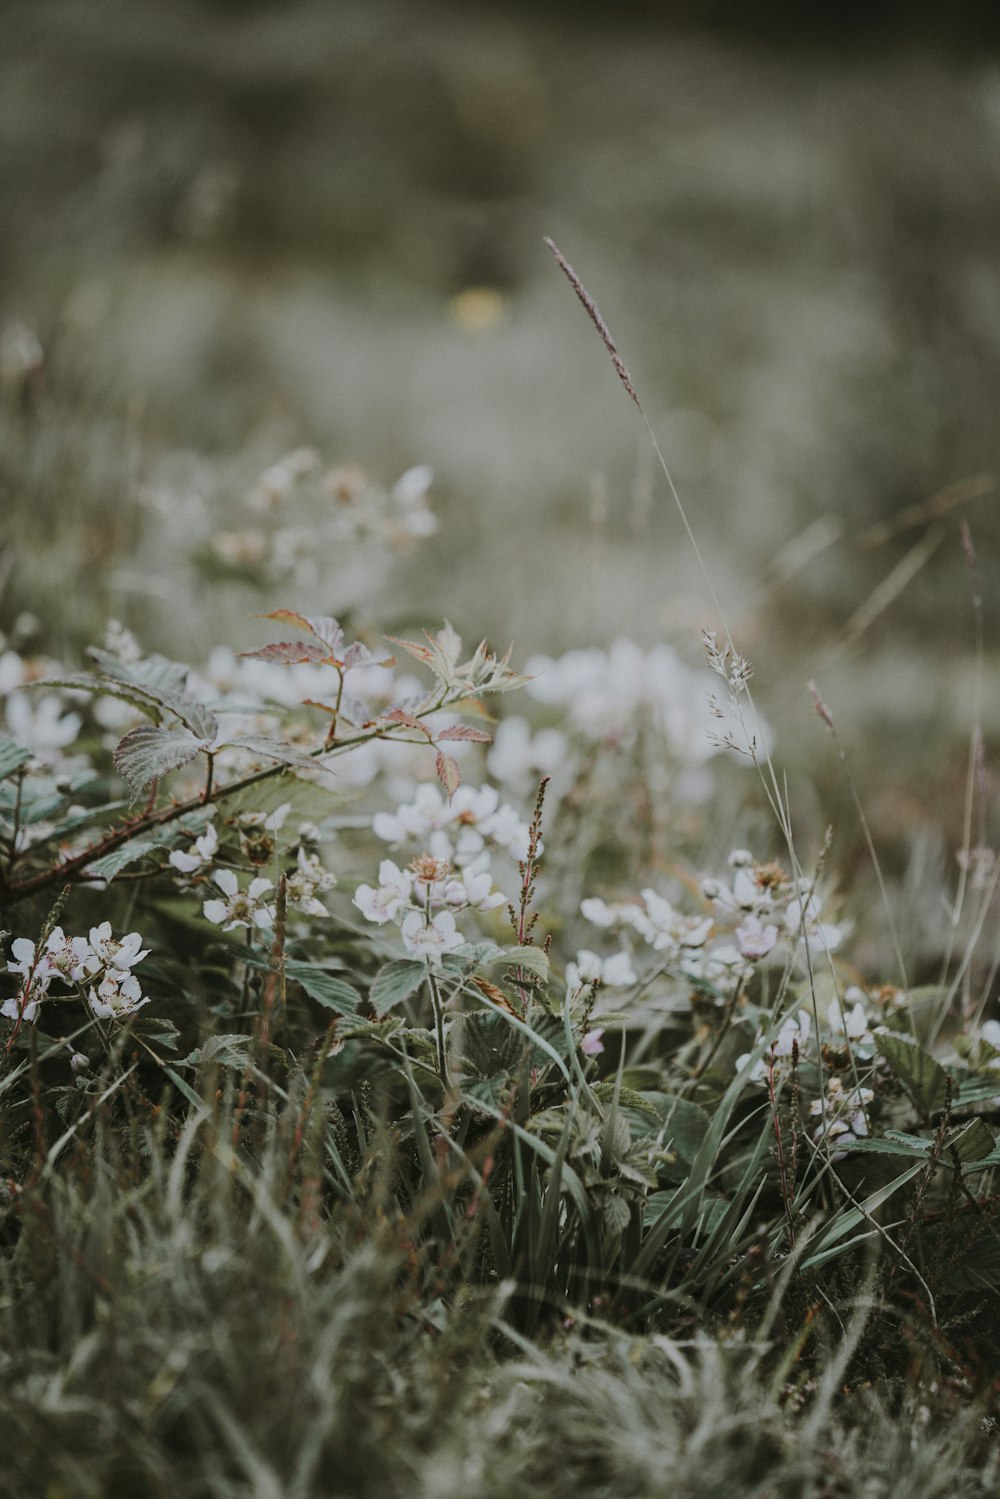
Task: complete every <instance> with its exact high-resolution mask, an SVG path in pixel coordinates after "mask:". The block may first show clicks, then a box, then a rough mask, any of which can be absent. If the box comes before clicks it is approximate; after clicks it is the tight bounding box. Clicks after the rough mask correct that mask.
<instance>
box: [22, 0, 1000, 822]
mask: <svg viewBox="0 0 1000 1499" xmlns="http://www.w3.org/2000/svg"><path fill="white" fill-rule="evenodd" d="M0 37H2V44H0V199H2V205H3V210H2V225H0V298H2V300H0V377H2V399H0V404H2V412H0V421H2V433H0V436H2V445H0V507H2V510H0V514H2V536H3V562H2V570H3V594H2V598H0V626H2V627H3V628H4V629H5V630H6V632H7V636H8V639H9V640H13V641H15V643H16V642H17V641H19V640H21V639H22V638H23V639H24V640H25V641H26V642H27V643H28V644H30V643H31V638H32V632H33V631H34V632H35V638H36V641H37V643H40V644H44V646H45V647H46V648H47V649H50V650H53V651H55V652H56V653H59V652H60V651H65V652H67V653H69V654H70V655H72V654H74V653H78V652H79V651H80V649H81V648H82V646H83V645H84V644H85V643H86V641H88V640H93V639H96V638H99V635H100V632H101V629H102V628H103V622H104V620H105V618H106V617H107V616H108V615H109V614H112V615H114V616H116V617H118V618H120V619H122V620H123V621H124V622H125V623H126V624H128V625H130V626H131V627H132V628H134V629H136V630H137V631H138V632H139V633H140V635H141V636H142V638H143V639H144V641H145V642H146V643H147V644H148V645H149V646H150V647H153V646H155V647H158V648H160V649H164V650H167V651H170V652H173V653H176V654H179V655H182V656H185V658H187V659H191V658H197V657H199V656H204V655H205V654H207V651H208V649H209V647H210V646H211V645H212V644H213V643H214V642H215V640H217V639H223V638H225V639H228V640H229V641H230V642H231V643H232V644H233V645H234V646H235V647H236V648H241V647H247V648H248V647H250V646H251V645H255V644H258V643H260V641H261V639H263V638H264V635H263V633H262V631H261V628H260V627H259V626H256V625H253V624H250V623H248V620H247V616H248V615H250V614H252V613H253V612H254V611H255V610H256V611H260V610H265V609H269V608H274V607H278V606H279V605H295V606H298V607H315V608H322V609H324V610H326V611H329V612H332V613H338V614H339V613H342V612H344V611H350V612H351V613H352V614H354V615H355V616H356V617H358V618H359V619H360V620H361V622H367V623H369V624H370V623H377V624H378V625H380V626H382V627H383V628H386V629H399V628H401V627H403V626H404V625H407V624H412V623H413V622H415V621H423V622H427V623H431V622H434V621H437V620H439V619H440V617H441V616H442V615H443V614H445V613H447V615H448V616H449V617H450V618H451V619H452V621H453V623H454V624H455V625H456V626H457V627H458V628H459V629H460V630H461V631H462V632H463V633H464V634H465V635H467V636H473V637H478V636H480V635H482V634H485V635H488V636H489V638H490V640H491V642H492V643H494V644H495V645H504V644H506V643H507V641H509V640H511V639H513V640H514V641H515V642H516V651H517V654H518V655H519V656H520V658H521V659H524V658H525V657H527V656H528V655H530V654H532V653H534V652H537V651H550V652H551V651H560V650H564V649H566V648H568V647H570V646H572V645H578V644H588V643H598V644H606V643H607V642H609V641H610V640H612V639H614V638H615V637H616V636H619V635H628V636H631V637H632V638H634V639H636V640H637V641H639V642H640V643H641V644H643V645H652V644H653V643H655V642H656V641H658V640H662V639H667V640H670V641H672V642H673V643H674V644H676V645H677V646H678V648H679V649H680V650H681V651H682V652H683V653H685V654H686V655H689V656H690V657H691V659H696V658H697V654H698V650H699V644H698V640H699V632H700V628H701V627H702V626H703V625H706V624H707V625H711V624H712V623H714V616H713V610H712V606H711V601H710V599H709V598H708V595H707V593H706V590H705V588H704V585H703V583H702V581H701V579H700V577H699V574H698V572H697V569H696V567H695V566H694V565H693V559H692V556H691V553H690V549H689V547H688V545H687V543H686V541H685V538H684V535H683V532H682V528H681V526H680V524H679V521H678V517H677V515H676V512H675V511H674V510H673V508H672V505H671V501H670V498H669V495H668V492H667V490H666V487H665V485H664V483H663V480H662V478H661V477H660V476H659V475H658V474H657V472H656V470H655V466H654V464H653V461H652V457H651V452H650V448H649V444H648V440H647V438H646V435H645V432H644V430H643V428H642V425H641V422H640V421H639V419H638V416H637V413H636V412H635V410H634V408H633V407H632V406H631V405H630V403H629V402H628V400H627V398H626V397H625V395H624V393H623V391H622V389H621V387H620V386H619V385H618V383H617V382H616V379H615V376H614V373H613V371H612V369H611V367H610V365H609V363H608V360H607V357H606V355H605V353H604V351H603V350H602V348H601V346H600V343H599V341H598V339H597V337H596V335H595V334H594V331H593V329H592V328H591V327H590V326H589V324H588V323H587V321H586V319H585V317H584V316H583V314H582V312H581V310H580V308H579V306H578V305H577V303H576V301H575V299H574V297H573V295H572V292H571V290H570V288H569V287H568V286H567V285H566V283H565V282H564V281H563V279H562V278H561V276H560V274H559V272H558V270H557V268H556V267H555V265H554V263H553V261H552V259H551V257H550V256H549V254H548V252H547V251H546V250H545V248H544V246H543V244H542V238H543V236H544V235H551V236H552V237H553V238H554V239H555V240H556V241H557V242H558V243H559V244H560V246H561V247H562V249H563V251H564V252H565V254H566V255H567V256H568V257H569V259H570V260H571V261H572V262H573V263H574V265H575V266H576V267H577V269H578V271H579V273H580V274H581V276H582V277H583V278H584V280H585V281H586V283H587V285H588V287H589V288H590V290H591V292H592V293H593V294H594V296H595V297H596V298H597V300H598V302H599V303H600V306H601V308H602V311H603V313H604V316H605V318H606V319H607V321H608V323H609V324H610V326H611V328H612V329H613V331H614V333H615V336H616V338H617V341H618V343H619V345H620V347H621V350H622V353H623V355H624V357H625V359H626V361H627V362H628V364H629V366H630V368H631V370H632V373H633V376H634V378H635V381H636V384H637V386H638V388H639V390H640V393H641V395H642V398H643V402H644V405H645V407H646V410H647V411H648V413H649V416H650V420H651V422H652V424H653V426H654V428H655V429H656V432H657V434H658V436H659V438H660V441H661V443H662V447H663V450H664V453H665V454H666V456H667V459H668V462H669V463H670V465H671V467H672V471H673V474H674V477H675V479H676V481H677V484H678V487H679V489H680V491H681V493H682V495H683V497H684V500H685V503H686V504H687V506H688V510H689V513H690V517H691V521H692V524H693V526H694V528H695V531H696V533H697V536H698V539H699V542H700V544H701V546H702V549H703V551H704V553H705V556H706V559H707V561H708V564H709V567H710V570H711V573H712V576H713V579H714V582H715V587H716V589H717V591H718V593H719V596H720V597H721V599H722V600H723V602H724V606H725V609H726V612H727V617H728V620H729V623H730V625H731V627H732V629H733V631H734V633H735V634H736V636H737V639H738V642H739V644H740V646H741V648H742V649H744V650H745V651H746V652H747V653H748V654H749V655H750V656H751V657H752V659H753V661H754V664H755V666H756V671H757V679H756V687H757V694H758V697H759V699H760V701H761V702H762V704H763V706H764V707H765V709H766V711H767V713H768V715H769V716H770V717H771V719H772V720H773V722H774V723H775V725H776V729H777V735H778V742H779V744H780V745H781V747H782V750H783V753H784V754H785V756H786V762H787V763H788V764H790V765H791V767H792V770H793V773H794V774H799V773H801V775H802V776H804V777H811V778H812V782H813V783H816V782H818V783H819V784H820V791H819V792H818V793H817V795H819V798H820V802H821V804H822V806H823V808H824V815H827V814H828V815H829V816H830V817H832V818H834V819H836V818H837V817H838V816H839V815H842V814H845V808H846V807H847V805H848V802H847V801H846V800H845V797H846V792H845V791H844V790H843V787H842V785H841V782H840V781H839V779H838V777H839V771H838V769H837V766H836V763H835V759H834V757H833V756H832V751H831V749H830V746H829V744H828V742H827V740H826V737H825V735H824V731H823V728H822V725H821V724H820V723H819V722H818V720H817V719H816V717H815V714H814V712H813V709H812V706H811V702H810V698H809V694H808V691H807V688H806V683H807V682H808V681H809V679H811V678H814V677H815V678H816V679H817V680H818V681H819V684H820V687H821V689H822V690H823V693H824V696H825V698H826V700H827V702H828V703H829V704H830V707H831V708H832V710H833V711H834V713H835V715H836V717H837V721H838V724H839V726H840V728H841V731H842V735H843V740H844V743H845V746H846V747H847V749H848V751H849V754H850V756H851V759H852V763H853V764H854V766H855V770H856V774H857V776H858V778H859V782H860V784H861V785H862V787H863V790H864V793H865V798H866V804H867V806H868V810H869V815H870V816H871V818H872V821H873V825H874V826H875V829H876V832H878V833H880V834H882V835H884V836H887V837H889V838H890V839H892V838H897V839H903V840H904V841H905V840H906V839H907V838H909V837H911V834H912V832H913V829H915V828H917V827H923V826H924V825H925V824H927V823H928V822H933V821H935V820H936V821H938V822H940V821H941V820H942V819H943V820H944V821H945V822H946V823H947V822H948V821H949V819H950V820H951V822H952V823H954V824H956V825H957V823H958V822H959V821H960V818H961V806H962V790H961V788H962V785H963V782H964V777H965V772H966V750H965V748H964V746H965V745H967V742H968V737H969V732H970V728H971V725H972V724H973V722H974V720H975V715H976V711H977V710H976V707H975V697H976V688H975V678H976V655H975V629H974V612H973V593H974V588H973V584H972V582H971V580H970V574H969V568H968V564H967V559H966V557H965V555H964V554H963V548H962V545H961V539H960V526H961V523H962V521H963V520H964V521H965V522H966V523H967V524H968V526H969V528H970V531H971V535H972V538H973V541H974V545H975V549H976V556H977V560H978V570H979V576H980V581H981V584H982V593H983V600H984V638H985V675H984V678H983V680H984V682H985V684H986V685H985V690H984V691H983V693H982V703H981V719H982V723H983V727H984V731H985V734H986V742H987V749H988V747H989V744H990V741H991V739H993V740H995V738H996V735H997V731H998V728H1000V697H998V694H997V693H996V692H995V690H991V684H994V685H995V680H996V665H997V649H996V642H997V631H998V627H1000V605H998V596H997V589H996V587H995V586H994V585H995V579H996V576H997V561H998V557H1000V524H998V517H997V499H996V495H997V491H996V487H995V474H996V472H997V464H998V457H997V392H998V389H1000V379H998V376H1000V13H998V10H997V7H996V6H995V5H990V4H983V5H979V6H976V5H971V4H970V5H965V6H963V5H952V6H947V7H945V6H940V5H934V4H930V3H927V4H922V3H919V0H911V3H905V4H904V3H899V4H895V5H893V4H888V3H884V4H877V3H873V4H865V5H861V4H856V5H846V6H845V5H838V6H836V7H833V6H822V5H819V6H798V5H792V4H778V3H775V4H771V5H750V6H746V5H743V6H735V5H734V6H732V7H725V6H715V7H711V6H707V5H704V4H697V3H694V0H691V3H687V4H683V3H681V4H674V5H671V4H662V5H656V4H653V3H648V4H645V5H625V4H623V5H589V6H588V5H570V4H558V3H555V0H538V3H535V4H527V3H525V4H520V5H518V4H514V3H502V0H496V3H494V4H491V5H489V6H486V5H481V6H480V5H475V4H470V3H458V0H455V3H447V4H446V3H438V4H431V3H419V0H418V3H393V0H330V3H324V0H284V3H281V4H276V3H255V0H228V3H223V0H188V3H182V0H129V3H127V4H123V3H121V0H5V4H4V5H3V7H2V14H0ZM304 446H305V447H309V448H312V449H315V451H316V452H317V453H318V454H320V455H321V456H322V461H323V463H324V464H339V465H345V466H346V465H356V466H358V467H359V468H360V469H361V470H363V471H364V472H365V473H366V474H367V475H369V476H370V477H371V479H372V481H373V482H375V483H381V484H385V485H391V483H392V482H393V481H394V480H395V479H396V478H397V477H398V476H399V475H400V474H401V473H402V472H403V471H405V470H407V469H408V468H410V467H411V466H412V465H415V464H427V465H430V466H431V467H432V468H433V470H434V473H435V482H434V486H433V490H432V499H433V505H434V508H435V510H436V512H437V514H438V515H439V517H440V521H441V527H440V530H439V533H438V535H437V536H436V537H435V538H434V539H433V540H432V541H429V542H424V543H421V544H420V545H418V546H414V547H412V548H411V549H410V550H409V551H407V552H405V553H403V554H402V555H401V556H400V557H399V558H398V559H397V560H396V561H395V562H394V564H393V565H392V567H391V568H382V569H379V568H377V567H376V568H374V569H371V570H370V571H369V572H367V573H366V572H365V571H364V570H360V571H359V570H358V568H356V567H355V566H354V565H353V562H352V559H351V558H350V557H347V556H345V555H341V554H340V553H339V552H337V554H335V555H329V556H325V555H324V556H320V557H318V558H317V559H316V560H315V566H314V568H313V572H312V575H311V581H309V582H308V585H307V586H306V592H307V593H308V595H309V596H307V597H306V596H299V597H296V598H289V597H288V596H287V593H281V595H280V596H277V595H276V594H275V593H274V592H269V591H268V589H267V588H260V587H258V588H254V586H253V580H252V577H251V576H250V574H251V573H252V568H250V569H249V573H248V577H247V578H245V579H244V580H243V581H242V582H240V581H239V579H238V577H237V581H236V583H233V576H235V575H236V574H238V572H239V569H238V568H231V569H230V574H229V581H228V582H224V581H223V580H222V577H221V575H218V574H217V575H213V574H212V572H211V569H206V567H205V566H204V546H205V542H206V538H208V539H210V538H211V537H212V536H213V535H217V534H219V533H223V534H225V535H227V536H229V537H230V538H234V537H235V538H237V540H235V541H232V542H231V544H230V552H232V551H233V548H235V549H236V552H237V553H238V552H239V545H240V543H239V540H238V538H239V537H240V536H242V535H243V534H244V532H245V531H246V530H248V529H249V530H251V531H252V529H253V528H254V526H256V525H257V524H258V523H259V517H256V516H255V513H254V512H253V508H252V505H251V497H252V495H253V494H254V493H255V485H256V484H257V481H258V479H259V475H260V474H261V472H262V471H265V470H267V469H268V467H269V466H270V465H273V464H274V463H275V462H277V461H278V460H280V459H281V458H282V456H283V455H285V454H287V453H289V452H292V451H295V450H297V449H300V448H302V447H304ZM306 523H307V524H308V518H307V519H306ZM199 548H200V549H201V562H200V564H199V562H198V558H197V555H196V554H198V553H199ZM304 586H305V585H304ZM30 616H33V617H34V621H35V622H37V623H34V622H33V620H32V618H31V617H30ZM986 763H987V765H988V763H989V762H988V756H987V762H986ZM817 767H819V769H817ZM823 767H826V769H825V770H824V769H823ZM824 775H825V776H826V777H827V785H826V787H825V789H824V788H823V777H824ZM838 788H839V789H838ZM810 794H812V793H810Z"/></svg>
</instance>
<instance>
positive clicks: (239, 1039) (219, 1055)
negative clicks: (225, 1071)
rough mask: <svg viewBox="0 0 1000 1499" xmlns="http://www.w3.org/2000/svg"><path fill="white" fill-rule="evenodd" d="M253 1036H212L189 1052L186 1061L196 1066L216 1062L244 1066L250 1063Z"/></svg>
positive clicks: (222, 1064) (224, 1065) (204, 1065)
mask: <svg viewBox="0 0 1000 1499" xmlns="http://www.w3.org/2000/svg"><path fill="white" fill-rule="evenodd" d="M252 1045H253V1038H252V1037H251V1036H241V1035H231V1036H210V1037H209V1038H208V1040H207V1041H206V1042H205V1044H204V1046H197V1047H195V1049H194V1051H190V1052H188V1054H187V1056H186V1057H185V1058H184V1061H185V1062H187V1063H190V1064H191V1065H192V1066H196V1067H206V1066H207V1065H208V1064H209V1063H210V1062H215V1063H216V1064H217V1065H218V1066H220V1067H235V1068H243V1067H247V1066H249V1064H250V1052H251V1047H252Z"/></svg>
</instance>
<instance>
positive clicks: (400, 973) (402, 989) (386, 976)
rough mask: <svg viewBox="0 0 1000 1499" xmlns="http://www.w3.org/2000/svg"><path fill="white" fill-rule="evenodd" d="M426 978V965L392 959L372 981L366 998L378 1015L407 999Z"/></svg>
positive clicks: (405, 959)
mask: <svg viewBox="0 0 1000 1499" xmlns="http://www.w3.org/2000/svg"><path fill="white" fill-rule="evenodd" d="M426 977H427V964H426V963H418V962H416V961H415V960H414V959H413V958H393V960H392V962H391V963H386V964H385V966H384V967H383V968H380V969H379V971H378V973H377V974H376V975H375V977H374V979H373V980H372V986H371V988H370V990H369V991H368V998H369V1000H370V1001H371V1004H372V1006H373V1008H374V1010H375V1012H376V1014H378V1015H382V1014H384V1012H385V1011H386V1010H391V1009H392V1008H393V1006H394V1005H399V1004H402V1002H403V1000H404V999H409V997H410V995H411V994H413V993H414V992H415V991H416V990H417V989H419V988H420V985H421V984H422V983H423V982H424V979H425V978H426Z"/></svg>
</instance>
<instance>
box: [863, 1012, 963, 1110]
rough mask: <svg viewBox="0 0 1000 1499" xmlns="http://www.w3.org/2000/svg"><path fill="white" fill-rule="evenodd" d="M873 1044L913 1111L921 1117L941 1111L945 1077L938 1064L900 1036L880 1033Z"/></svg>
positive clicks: (919, 1047)
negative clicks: (916, 1111) (899, 1083)
mask: <svg viewBox="0 0 1000 1499" xmlns="http://www.w3.org/2000/svg"><path fill="white" fill-rule="evenodd" d="M875 1040H876V1044H877V1045H878V1049H879V1051H880V1052H881V1053H882V1055H883V1056H884V1057H885V1058H886V1060H887V1061H888V1062H890V1063H891V1065H892V1069H893V1071H894V1072H895V1074H896V1076H897V1077H898V1078H899V1080H900V1082H901V1083H902V1084H903V1086H904V1088H905V1089H906V1091H907V1092H908V1093H909V1095H910V1097H911V1098H912V1099H913V1102H914V1103H915V1104H916V1106H917V1108H918V1109H920V1110H921V1112H922V1113H924V1114H935V1113H937V1112H938V1111H939V1110H940V1109H943V1108H944V1105H945V1099H946V1098H947V1095H948V1074H947V1073H946V1072H945V1070H944V1068H943V1067H942V1066H941V1064H940V1063H939V1062H936V1061H935V1060H934V1058H933V1057H932V1056H931V1055H930V1053H929V1052H926V1051H924V1049H923V1047H921V1046H918V1045H917V1043H916V1042H915V1041H911V1040H909V1039H908V1038H907V1037H906V1036H903V1035H902V1034H894V1033H892V1032H882V1033H879V1034H877V1035H876V1037H875Z"/></svg>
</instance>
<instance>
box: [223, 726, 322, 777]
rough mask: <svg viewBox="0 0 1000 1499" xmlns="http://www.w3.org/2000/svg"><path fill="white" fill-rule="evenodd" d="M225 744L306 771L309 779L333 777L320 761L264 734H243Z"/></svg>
mask: <svg viewBox="0 0 1000 1499" xmlns="http://www.w3.org/2000/svg"><path fill="white" fill-rule="evenodd" d="M225 742H226V744H227V745H232V746H233V747H234V748H236V749H247V750H250V752H251V753H252V754H254V755H259V756H260V757H261V759H263V760H273V761H274V762H275V764H276V765H284V766H286V767H287V769H289V770H297V771H300V772H301V771H306V772H308V774H309V777H310V779H311V778H313V777H314V776H317V775H325V776H332V775H333V771H332V770H331V769H330V767H329V766H328V765H324V764H323V762H322V761H321V760H319V759H317V758H315V756H313V755H304V754H303V753H302V751H301V750H297V749H295V748H294V747H293V746H292V745H290V744H285V743H284V742H283V741H282V740H281V739H270V738H268V737H267V736H266V735H264V734H244V735H242V736H241V737H240V738H239V739H227V740H226V741H225Z"/></svg>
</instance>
